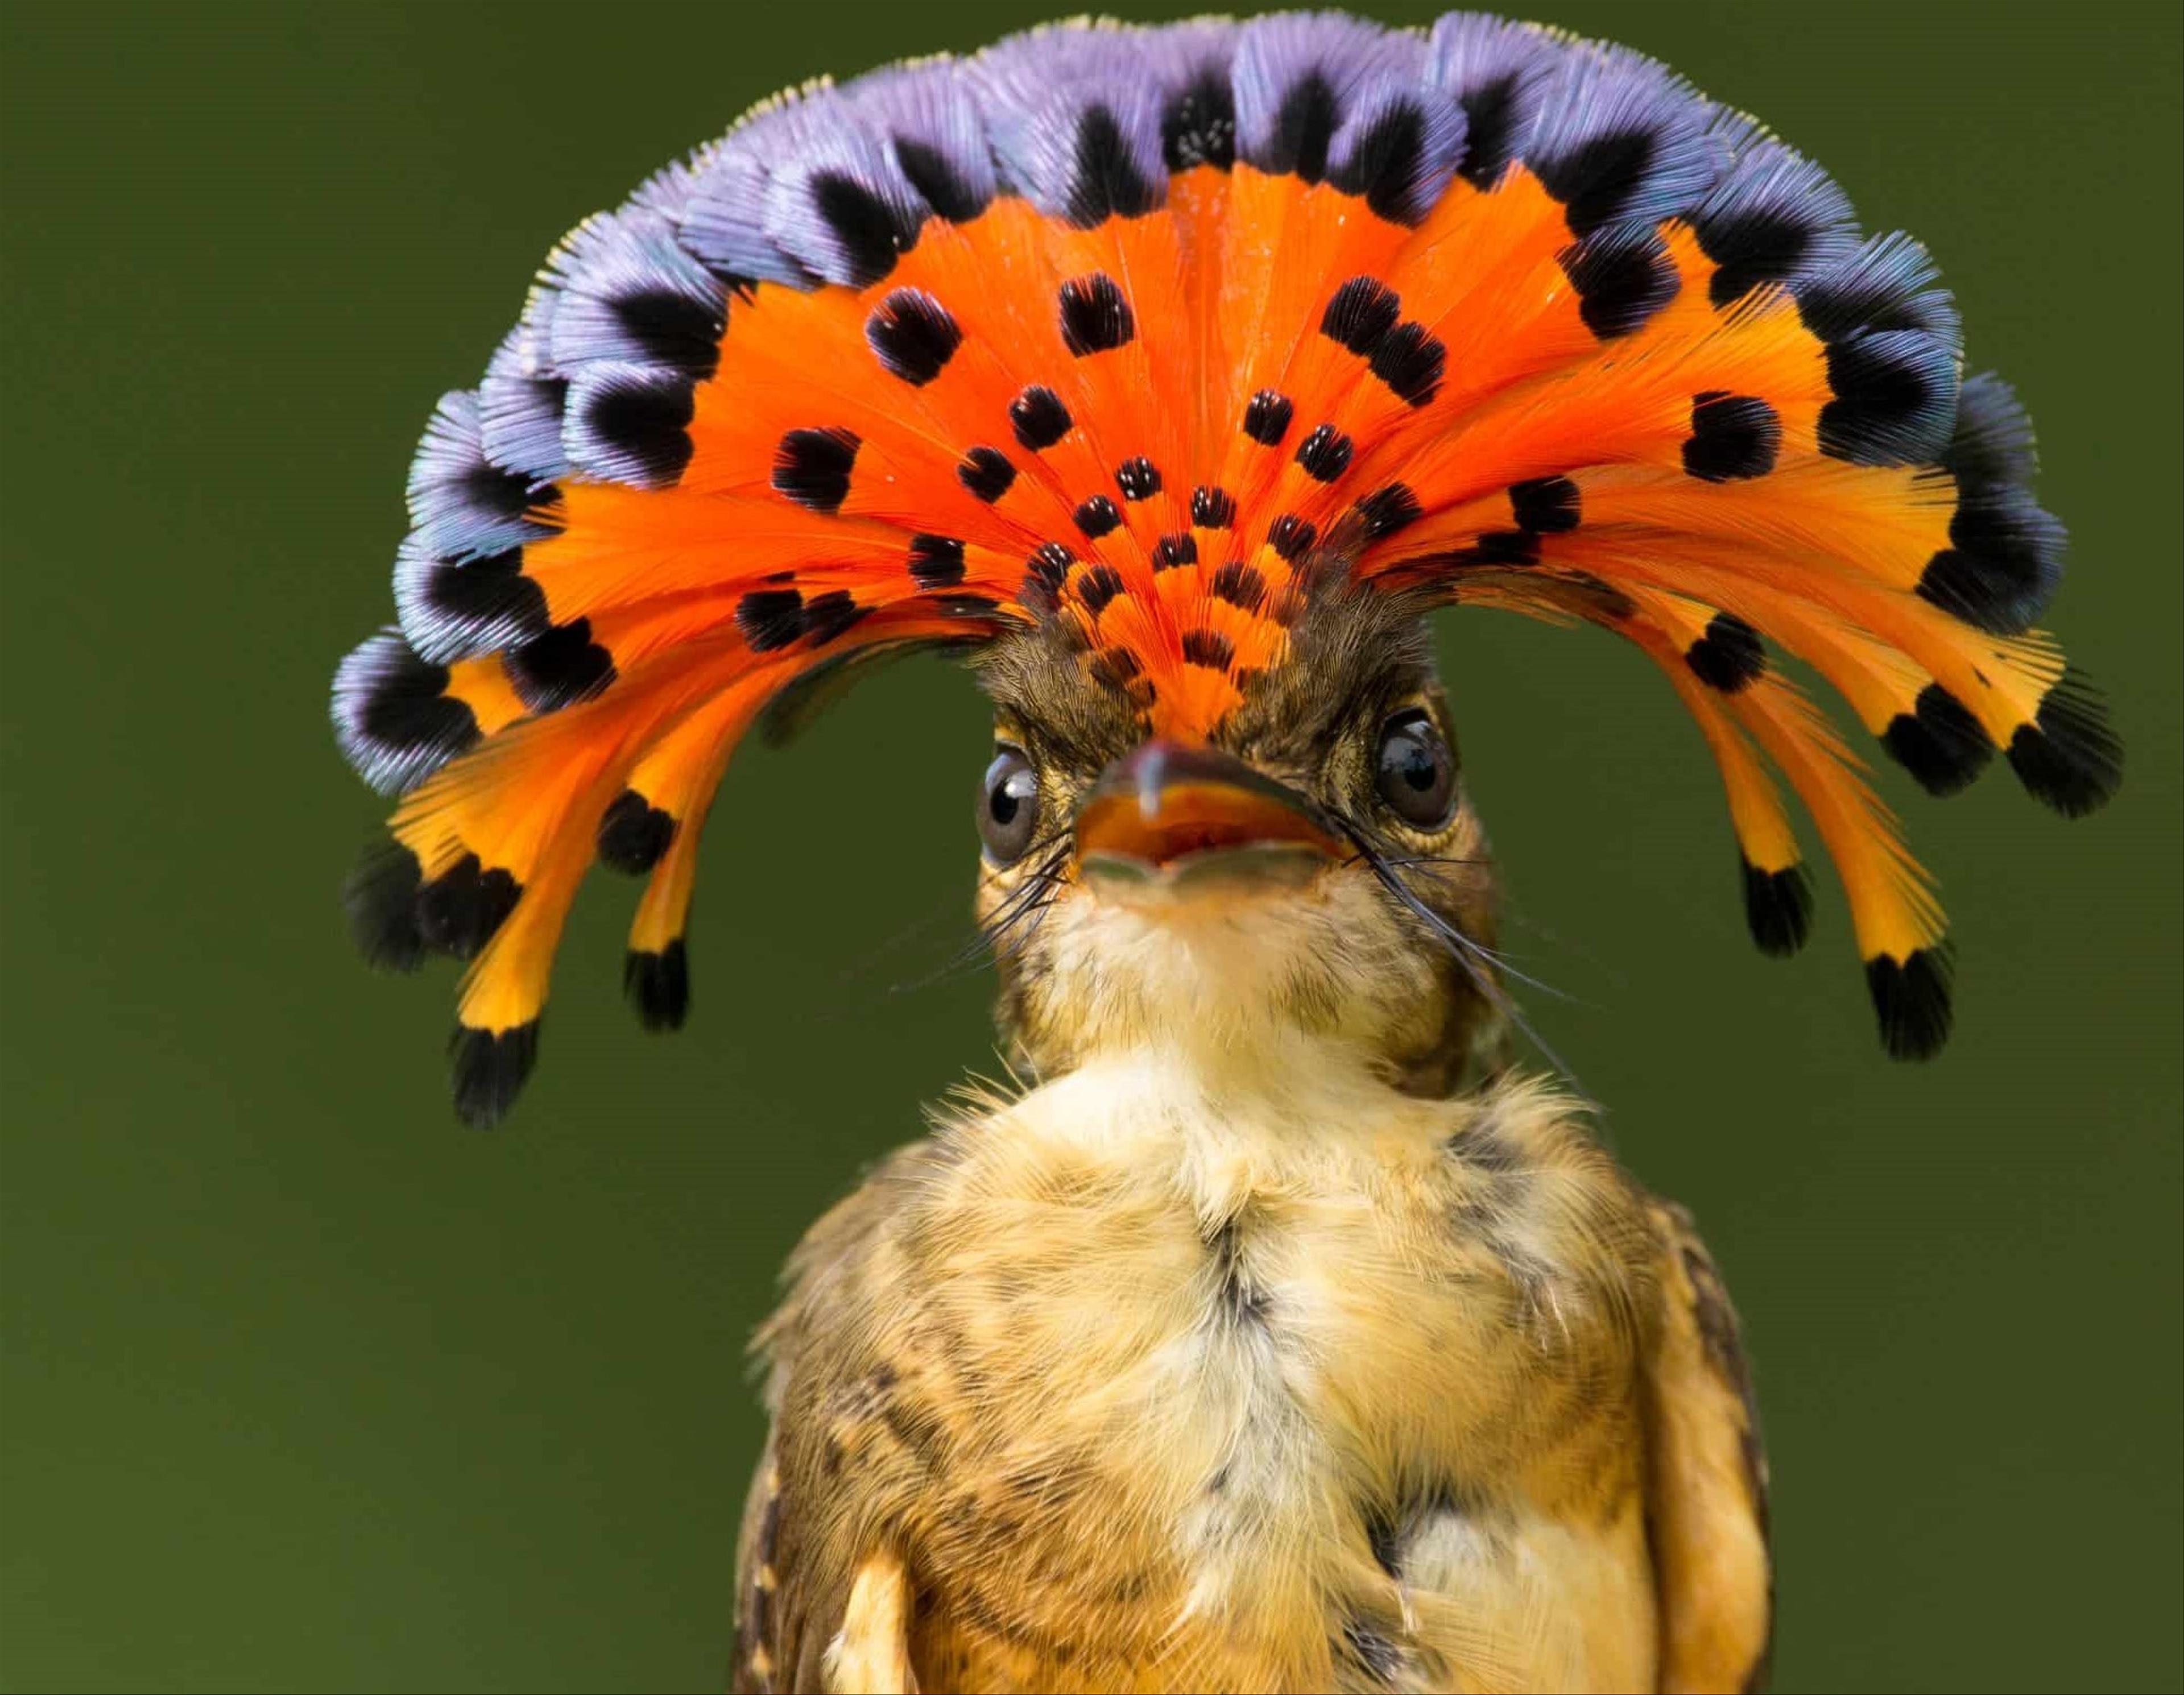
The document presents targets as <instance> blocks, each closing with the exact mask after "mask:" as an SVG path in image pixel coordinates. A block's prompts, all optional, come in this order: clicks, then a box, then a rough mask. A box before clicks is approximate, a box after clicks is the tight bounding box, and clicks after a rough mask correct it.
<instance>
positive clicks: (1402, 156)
mask: <svg viewBox="0 0 2184 1695" xmlns="http://www.w3.org/2000/svg"><path fill="white" fill-rule="evenodd" d="M1425 132H1426V117H1425V114H1424V112H1422V111H1420V110H1419V109H1418V108H1417V107H1416V106H1413V105H1412V104H1410V103H1407V102H1405V103H1401V104H1398V105H1394V106H1390V107H1389V108H1388V109H1387V110H1386V111H1385V112H1383V113H1382V114H1380V115H1379V117H1377V118H1375V119H1373V122H1372V124H1371V125H1370V126H1369V127H1368V129H1367V130H1366V131H1365V132H1364V133H1363V134H1362V135H1361V136H1358V137H1357V140H1356V141H1355V142H1352V143H1351V148H1350V158H1348V160H1347V161H1346V162H1345V164H1343V166H1342V168H1341V170H1338V171H1336V172H1335V173H1334V175H1332V176H1331V177H1329V181H1330V182H1331V183H1332V184H1333V185H1334V186H1335V187H1336V188H1338V189H1340V190H1341V192H1343V193H1345V194H1362V195H1363V196H1364V197H1365V204H1366V205H1367V206H1368V207H1369V208H1371V209H1372V212H1373V216H1374V217H1376V218H1385V219H1386V220H1388V222H1390V224H1415V223H1417V222H1418V220H1419V219H1421V218H1423V217H1424V216H1425V214H1426V211H1427V208H1426V207H1425V206H1424V205H1422V204H1421V203H1419V190H1420V189H1421V188H1422V187H1423V186H1424V185H1423V184H1422V183H1421V182H1420V181H1419V180H1418V176H1419V171H1420V169H1421V167H1422V166H1423V165H1424V161H1425Z"/></svg>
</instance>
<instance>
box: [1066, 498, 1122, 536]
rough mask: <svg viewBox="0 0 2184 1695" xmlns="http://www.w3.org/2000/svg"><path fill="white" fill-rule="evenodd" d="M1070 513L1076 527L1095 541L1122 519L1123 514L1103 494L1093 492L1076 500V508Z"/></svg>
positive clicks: (1113, 528) (1114, 527)
mask: <svg viewBox="0 0 2184 1695" xmlns="http://www.w3.org/2000/svg"><path fill="white" fill-rule="evenodd" d="M1070 515H1071V517H1072V518H1073V519H1074V520H1076V524H1077V527H1078V529H1079V530H1081V531H1084V533H1085V534H1086V535H1087V536H1090V537H1091V538H1092V539H1093V540H1094V541H1095V542H1096V541H1098V540H1099V539H1100V537H1101V536H1105V535H1108V534H1110V533H1111V532H1112V531H1114V530H1115V529H1116V528H1117V526H1118V525H1120V524H1121V523H1122V521H1123V514H1122V513H1121V512H1120V511H1119V510H1117V508H1116V505H1115V503H1114V502H1113V501H1112V500H1110V499H1108V498H1107V497H1106V495H1104V494H1095V495H1093V496H1091V497H1089V498H1087V499H1085V500H1083V501H1080V502H1078V507H1077V510H1076V511H1075V512H1073V513H1072V514H1070Z"/></svg>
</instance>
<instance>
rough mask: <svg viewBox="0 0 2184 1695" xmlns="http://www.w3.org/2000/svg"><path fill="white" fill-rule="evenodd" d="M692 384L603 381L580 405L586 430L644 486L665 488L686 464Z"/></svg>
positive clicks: (633, 379)
mask: <svg viewBox="0 0 2184 1695" xmlns="http://www.w3.org/2000/svg"><path fill="white" fill-rule="evenodd" d="M693 409H694V401H693V399H692V397H691V388H690V385H689V384H688V383H683V382H662V381H657V380H647V379H645V378H643V377H641V376H636V375H632V376H630V377H628V378H627V379H625V380H621V381H612V382H603V383H601V384H600V385H599V386H598V387H597V388H595V389H593V391H592V392H591V394H590V396H589V397H588V399H587V400H586V402H585V403H584V427H585V428H586V429H587V430H588V431H589V432H590V433H591V434H592V435H593V436H595V437H597V438H598V439H599V442H602V443H604V445H605V446H606V447H608V448H610V449H611V450H612V452H613V453H615V454H616V455H617V456H619V457H621V458H627V459H629V460H631V461H632V462H633V463H634V464H636V466H637V467H638V470H639V471H640V473H641V474H642V475H643V478H644V480H645V481H646V482H647V483H648V484H649V485H651V486H655V487H666V486H668V485H669V484H671V483H672V482H674V481H675V480H676V479H677V478H678V477H680V476H681V475H682V471H683V468H684V467H685V466H687V465H688V464H689V463H690V453H691V447H690V418H691V414H692V411H693Z"/></svg>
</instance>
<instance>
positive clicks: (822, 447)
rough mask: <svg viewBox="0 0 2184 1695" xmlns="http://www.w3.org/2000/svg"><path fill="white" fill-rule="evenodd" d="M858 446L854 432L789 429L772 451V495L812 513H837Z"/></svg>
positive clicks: (847, 493)
mask: <svg viewBox="0 0 2184 1695" xmlns="http://www.w3.org/2000/svg"><path fill="white" fill-rule="evenodd" d="M862 445H863V442H861V440H860V439H859V437H858V436H857V435H856V432H855V431H850V430H844V429H841V428H839V427H834V428H830V429H824V430H791V431H789V432H788V434H787V435H785V436H783V437H782V438H781V445H780V446H779V447H776V448H775V449H774V450H773V478H772V481H773V486H774V490H775V492H777V493H779V494H784V495H786V496H788V498H789V499H791V500H793V501H794V502H795V503H797V504H798V505H799V506H801V507H804V508H807V509H809V510H811V511H813V512H823V513H827V514H833V513H836V512H839V511H840V510H841V509H842V503H843V502H844V501H845V500H847V499H848V498H849V497H850V467H852V466H853V465H855V464H856V462H857V449H858V448H859V447H861V446H862Z"/></svg>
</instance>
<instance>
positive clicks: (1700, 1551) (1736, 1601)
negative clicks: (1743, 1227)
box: [1645, 1199, 1774, 1692]
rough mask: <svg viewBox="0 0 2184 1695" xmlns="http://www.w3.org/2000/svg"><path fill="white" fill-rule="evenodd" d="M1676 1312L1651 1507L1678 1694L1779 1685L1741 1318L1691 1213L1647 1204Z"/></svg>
mask: <svg viewBox="0 0 2184 1695" xmlns="http://www.w3.org/2000/svg"><path fill="white" fill-rule="evenodd" d="M1647 1212H1648V1214H1649V1215H1650V1217H1651V1218H1652V1222H1653V1226H1654V1228H1655V1230H1656V1231H1658V1233H1659V1236H1660V1239H1661V1267H1660V1286H1661V1291H1662V1305H1663V1317H1662V1324H1661V1327H1660V1331H1659V1333H1658V1342H1656V1344H1655V1347H1654V1349H1653V1353H1652V1358H1651V1359H1650V1361H1649V1362H1648V1364H1647V1368H1646V1372H1645V1409H1646V1442H1647V1447H1648V1450H1649V1452H1648V1462H1649V1464H1648V1480H1647V1481H1648V1487H1647V1497H1648V1501H1647V1514H1648V1520H1649V1528H1650V1532H1651V1540H1652V1548H1653V1567H1654V1576H1655V1581H1656V1583H1657V1585H1658V1592H1659V1596H1660V1615H1661V1686H1660V1687H1662V1689H1663V1690H1664V1691H1670V1692H1674V1691H1683V1690H1757V1689H1762V1688H1764V1687H1766V1683H1767V1679H1768V1673H1769V1659H1770V1656H1771V1653H1772V1646H1773V1635H1774V1570H1773V1566H1772V1564H1771V1562H1770V1559H1769V1551H1768V1522H1767V1456H1766V1453H1765V1450H1764V1449H1763V1448H1762V1447H1761V1445H1760V1437H1759V1418H1758V1408H1757V1406H1756V1404H1755V1403H1754V1402H1753V1399H1752V1376H1751V1371H1750V1369H1749V1368H1748V1366H1747V1364H1746V1362H1745V1358H1744V1348H1743V1342H1742V1339H1741V1335H1740V1333H1739V1330H1738V1326H1737V1322H1736V1312H1735V1311H1734V1309H1731V1307H1730V1303H1729V1297H1728V1295H1727V1294H1726V1293H1724V1291H1723V1289H1722V1286H1721V1279H1720V1276H1719V1274H1718V1273H1717V1272H1716V1271H1715V1270H1714V1264H1713V1258H1712V1257H1711V1256H1710V1255H1709V1254H1708V1253H1707V1250H1706V1247H1705V1244H1704V1243H1702V1242H1701V1241H1700V1240H1699V1237H1698V1231H1697V1227H1696V1226H1695V1225H1693V1224H1692V1222H1691V1214H1689V1213H1688V1212H1686V1211H1685V1209H1683V1208H1681V1207H1680V1206H1678V1205H1676V1204H1675V1203H1674V1202H1672V1201H1663V1200H1658V1199H1656V1200H1654V1201H1653V1202H1652V1203H1651V1204H1650V1205H1649V1207H1648V1208H1647Z"/></svg>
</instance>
